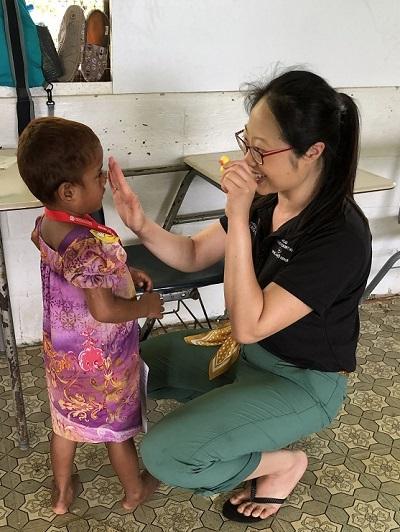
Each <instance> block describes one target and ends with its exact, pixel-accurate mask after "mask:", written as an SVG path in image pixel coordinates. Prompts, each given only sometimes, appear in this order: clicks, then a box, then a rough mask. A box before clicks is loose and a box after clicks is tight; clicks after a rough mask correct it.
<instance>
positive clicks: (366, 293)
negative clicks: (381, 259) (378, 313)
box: [361, 251, 400, 301]
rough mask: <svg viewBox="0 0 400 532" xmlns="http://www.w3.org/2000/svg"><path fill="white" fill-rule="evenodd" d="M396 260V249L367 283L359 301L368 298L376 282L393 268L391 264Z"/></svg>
mask: <svg viewBox="0 0 400 532" xmlns="http://www.w3.org/2000/svg"><path fill="white" fill-rule="evenodd" d="M398 260H400V251H397V253H394V254H393V255H392V256H391V257H390V258H389V259H388V260H387V261H386V262H385V264H384V265H383V266H382V268H381V269H380V270H379V271H378V273H377V274H376V275H375V277H374V278H373V279H372V281H371V282H370V283H369V285H368V286H367V287H366V289H365V290H364V293H363V296H362V298H361V301H365V300H366V299H368V298H369V296H370V295H371V293H372V291H373V290H374V288H376V287H377V286H378V284H379V283H380V282H381V281H382V279H383V278H384V277H385V275H386V274H387V273H388V271H389V270H390V269H392V268H393V266H394V265H395V264H396V262H397V261H398Z"/></svg>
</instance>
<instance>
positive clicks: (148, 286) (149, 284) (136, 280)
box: [129, 266, 153, 292]
mask: <svg viewBox="0 0 400 532" xmlns="http://www.w3.org/2000/svg"><path fill="white" fill-rule="evenodd" d="M129 271H130V273H131V277H132V281H133V284H134V285H135V287H136V288H141V289H143V292H150V291H151V290H153V281H152V279H151V277H150V276H149V275H148V274H147V273H146V272H144V271H143V270H137V269H136V268H132V267H131V266H129Z"/></svg>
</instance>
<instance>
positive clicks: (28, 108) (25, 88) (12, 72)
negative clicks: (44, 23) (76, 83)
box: [0, 0, 44, 135]
mask: <svg viewBox="0 0 400 532" xmlns="http://www.w3.org/2000/svg"><path fill="white" fill-rule="evenodd" d="M0 22H1V24H0V49H2V50H8V55H7V54H6V53H5V54H4V53H3V54H1V55H0V85H6V86H8V87H15V89H16V93H17V117H18V134H19V135H20V134H21V133H22V131H23V130H24V129H25V127H26V125H27V124H29V122H30V121H31V120H32V118H34V116H35V115H34V107H33V101H32V97H31V93H30V91H29V87H30V86H32V87H35V86H41V85H43V83H44V77H43V72H42V54H41V51H40V44H39V37H38V34H37V30H36V26H35V24H34V22H33V20H32V19H31V17H30V15H29V12H28V9H27V7H26V5H25V2H24V1H23V0H1V1H0Z"/></svg>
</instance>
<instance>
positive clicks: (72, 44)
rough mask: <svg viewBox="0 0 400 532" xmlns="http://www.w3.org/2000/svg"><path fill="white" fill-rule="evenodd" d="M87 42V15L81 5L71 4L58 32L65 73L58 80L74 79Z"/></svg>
mask: <svg viewBox="0 0 400 532" xmlns="http://www.w3.org/2000/svg"><path fill="white" fill-rule="evenodd" d="M84 42H85V15H84V13H83V9H82V8H81V7H79V6H76V5H72V6H69V7H68V8H67V10H66V12H65V13H64V16H63V19H62V21H61V26H60V31H59V33H58V43H59V44H58V55H59V57H60V61H61V65H62V68H63V75H62V76H60V77H59V78H58V81H73V80H74V78H75V76H76V74H77V72H78V68H79V65H80V63H81V57H82V50H83V45H84Z"/></svg>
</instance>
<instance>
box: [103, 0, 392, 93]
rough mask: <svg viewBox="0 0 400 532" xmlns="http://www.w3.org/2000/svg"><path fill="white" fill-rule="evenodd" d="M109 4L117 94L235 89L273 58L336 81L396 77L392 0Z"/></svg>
mask: <svg viewBox="0 0 400 532" xmlns="http://www.w3.org/2000/svg"><path fill="white" fill-rule="evenodd" d="M112 12H113V21H114V29H116V28H117V31H114V32H113V51H114V61H113V72H114V80H115V83H114V91H115V92H118V93H129V92H186V91H187V92H193V91H232V90H237V88H238V87H239V86H240V85H241V84H242V83H243V82H245V81H253V80H254V79H257V78H259V77H260V76H263V75H264V74H265V71H266V70H268V65H269V64H270V63H273V62H275V61H276V60H279V61H281V62H283V63H284V64H285V65H293V64H298V63H300V64H304V63H305V64H306V65H307V67H308V68H309V69H311V70H313V71H315V72H317V73H321V74H322V75H323V76H324V77H325V78H327V79H328V80H329V82H330V83H332V84H333V85H335V86H345V87H368V86H385V85H387V86H388V85H398V84H399V83H400V40H399V38H398V32H399V22H400V2H399V0H368V1H365V0H350V1H349V0H335V1H331V2H329V1H326V0H325V1H322V2H321V0H300V1H299V0H278V1H272V0H245V1H243V0H217V1H216V0H200V1H199V0H130V1H129V2H127V1H126V0H114V1H113V4H112ZM127 65H129V67H130V68H126V66H127Z"/></svg>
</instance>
